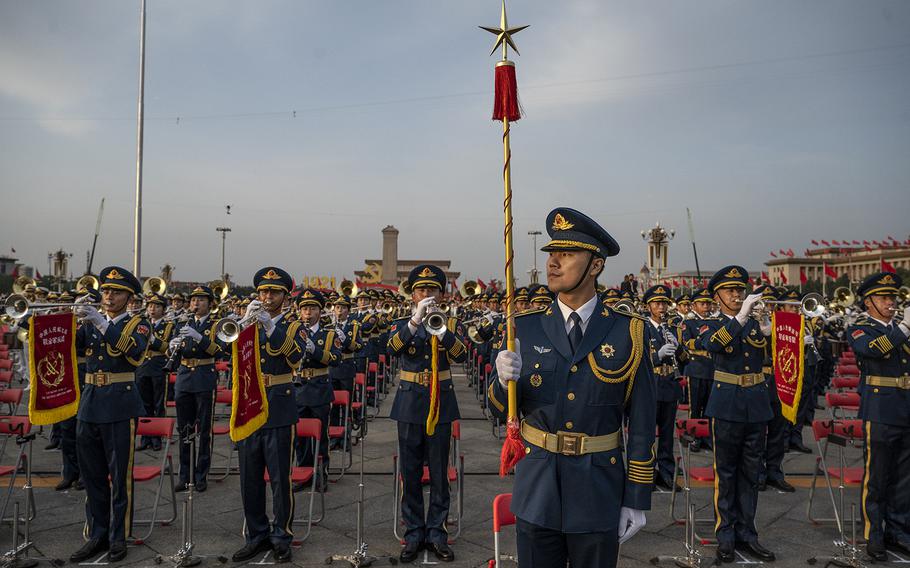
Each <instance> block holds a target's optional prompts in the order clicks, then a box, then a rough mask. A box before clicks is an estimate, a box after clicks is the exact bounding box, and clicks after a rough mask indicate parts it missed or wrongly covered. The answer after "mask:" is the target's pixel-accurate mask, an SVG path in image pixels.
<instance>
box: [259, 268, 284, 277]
mask: <svg viewBox="0 0 910 568" xmlns="http://www.w3.org/2000/svg"><path fill="white" fill-rule="evenodd" d="M262 277H263V278H265V279H266V280H280V279H281V275H280V274H278V273H277V272H275V269H274V268H270V269H269V271H268V272H266V273H265V274H263V275H262Z"/></svg>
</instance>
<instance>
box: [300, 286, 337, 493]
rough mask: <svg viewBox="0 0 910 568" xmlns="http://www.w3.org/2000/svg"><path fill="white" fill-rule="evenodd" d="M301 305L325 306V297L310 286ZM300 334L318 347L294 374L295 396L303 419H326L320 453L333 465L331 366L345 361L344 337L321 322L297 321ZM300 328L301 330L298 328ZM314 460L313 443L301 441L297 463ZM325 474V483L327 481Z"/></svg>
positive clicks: (302, 293) (323, 425) (327, 462)
mask: <svg viewBox="0 0 910 568" xmlns="http://www.w3.org/2000/svg"><path fill="white" fill-rule="evenodd" d="M297 305H298V306H300V307H303V306H316V307H318V308H319V309H320V310H322V308H323V307H324V306H325V298H324V297H323V296H322V293H321V292H319V291H318V290H315V289H312V288H307V289H305V290H303V292H301V294H300V297H299V298H298V302H297ZM295 325H296V326H297V327H295V328H294V329H296V330H297V335H298V336H300V337H301V338H303V341H304V346H306V339H305V337H307V336H309V338H310V341H312V342H313V344H314V345H315V346H316V350H315V351H314V352H313V353H304V356H303V361H302V362H301V364H300V368H299V370H298V371H297V373H296V376H295V377H294V399H295V400H296V403H297V416H298V417H299V418H318V419H319V421H320V422H322V440H320V442H319V455H320V456H322V467H323V468H324V469H325V468H327V467H328V464H329V413H330V412H331V410H332V401H333V400H335V393H334V389H332V380H331V378H329V368H330V367H334V366H336V365H338V363H339V362H340V361H341V340H340V339H338V337H337V336H336V331H335V328H325V327H322V326H321V325H320V323H319V322H317V323H316V324H314V325H313V326H312V327H307V325H306V324H305V323H302V322H295ZM298 328H299V329H298ZM312 463H313V453H312V448H311V445H310V444H309V442H307V443H304V441H303V440H300V441H299V442H298V444H297V465H299V466H309V465H311V464H312ZM325 482H326V479H325V475H323V477H322V483H325Z"/></svg>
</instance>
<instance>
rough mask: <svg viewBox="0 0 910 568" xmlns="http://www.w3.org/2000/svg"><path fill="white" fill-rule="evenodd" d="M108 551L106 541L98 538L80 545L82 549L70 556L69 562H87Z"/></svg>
mask: <svg viewBox="0 0 910 568" xmlns="http://www.w3.org/2000/svg"><path fill="white" fill-rule="evenodd" d="M107 549H108V544H107V541H106V540H104V539H100V538H93V539H91V540H90V541H88V542H86V543H85V544H83V545H82V548H80V549H79V550H77V551H76V552H74V553H72V554H71V555H70V562H74V563H75V562H82V561H83V560H88V559H89V558H92V557H94V556H95V555H97V554H101V553H102V552H104V551H105V550H107Z"/></svg>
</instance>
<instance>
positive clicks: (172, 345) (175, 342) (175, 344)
mask: <svg viewBox="0 0 910 568" xmlns="http://www.w3.org/2000/svg"><path fill="white" fill-rule="evenodd" d="M181 343H183V339H182V338H180V337H175V338H174V339H172V340H171V341H170V342H169V343H168V344H167V347H168V349H169V350H171V351H175V350H177V349H180V344H181Z"/></svg>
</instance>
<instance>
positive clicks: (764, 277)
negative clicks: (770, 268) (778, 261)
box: [761, 272, 771, 284]
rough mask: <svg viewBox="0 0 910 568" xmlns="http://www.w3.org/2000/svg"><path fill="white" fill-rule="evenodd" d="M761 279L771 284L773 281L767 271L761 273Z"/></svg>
mask: <svg viewBox="0 0 910 568" xmlns="http://www.w3.org/2000/svg"><path fill="white" fill-rule="evenodd" d="M761 279H762V280H764V281H765V282H768V283H769V284H770V283H771V279H770V278H768V273H767V272H762V273H761Z"/></svg>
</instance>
